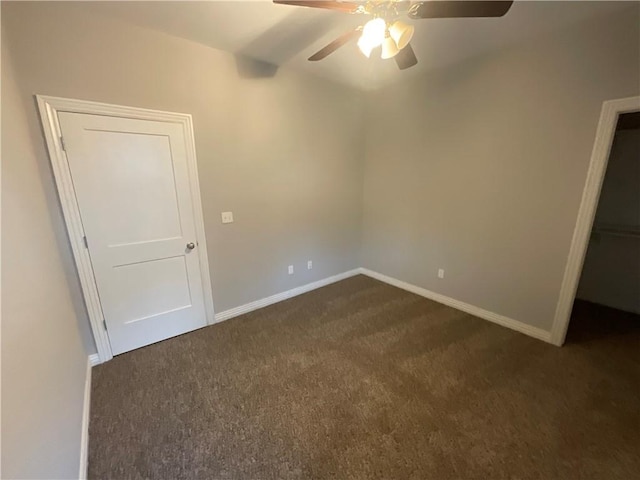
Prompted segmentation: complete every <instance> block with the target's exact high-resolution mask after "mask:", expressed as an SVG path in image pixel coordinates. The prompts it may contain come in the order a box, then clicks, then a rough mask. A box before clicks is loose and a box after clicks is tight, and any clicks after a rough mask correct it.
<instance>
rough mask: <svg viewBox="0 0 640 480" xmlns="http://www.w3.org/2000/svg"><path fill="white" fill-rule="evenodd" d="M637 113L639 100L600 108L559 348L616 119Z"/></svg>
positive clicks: (557, 330)
mask: <svg viewBox="0 0 640 480" xmlns="http://www.w3.org/2000/svg"><path fill="white" fill-rule="evenodd" d="M638 111H640V96H638V97H628V98H621V99H618V100H608V101H606V102H604V103H603V104H602V110H601V112H600V120H599V122H598V129H597V131H596V139H595V142H594V144H593V150H592V153H591V161H590V163H589V170H588V172H587V179H586V182H585V185H584V190H583V191H582V200H581V202H580V209H579V210H578V218H577V220H576V226H575V229H574V231H573V238H572V240H571V248H570V249H569V257H568V258H567V264H566V267H565V271H564V277H563V279H562V286H561V287H560V296H559V298H558V304H557V306H556V312H555V316H554V319H553V327H552V328H551V342H552V343H553V344H555V345H558V346H560V345H562V344H563V343H564V340H565V337H566V335H567V329H568V328H569V320H570V319H571V310H572V309H573V301H574V299H575V296H576V291H577V289H578V283H579V281H580V275H581V273H582V267H583V264H584V258H585V255H586V253H587V246H588V245H589V236H590V234H591V228H592V227H593V220H594V218H595V215H596V209H597V207H598V200H599V199H600V190H601V189H602V182H603V180H604V176H605V173H606V171H607V163H608V162H609V153H610V152H611V146H612V144H613V137H614V136H615V131H616V124H617V123H618V117H619V116H620V115H621V114H623V113H630V112H638Z"/></svg>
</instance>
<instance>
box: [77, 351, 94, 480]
mask: <svg viewBox="0 0 640 480" xmlns="http://www.w3.org/2000/svg"><path fill="white" fill-rule="evenodd" d="M97 360H98V356H97V355H95V354H94V355H89V358H87V373H86V376H85V380H84V400H83V402H82V427H81V428H82V430H81V432H80V471H79V472H78V478H79V479H80V480H84V479H85V478H87V468H88V466H89V412H90V409H91V368H92V367H93V365H95V363H94V362H96V361H97Z"/></svg>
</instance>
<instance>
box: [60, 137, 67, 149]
mask: <svg viewBox="0 0 640 480" xmlns="http://www.w3.org/2000/svg"><path fill="white" fill-rule="evenodd" d="M60 146H61V147H62V151H63V152H66V151H67V147H66V146H65V144H64V138H62V135H60Z"/></svg>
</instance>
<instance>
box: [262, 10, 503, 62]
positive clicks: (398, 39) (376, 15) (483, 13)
mask: <svg viewBox="0 0 640 480" xmlns="http://www.w3.org/2000/svg"><path fill="white" fill-rule="evenodd" d="M273 3H277V4H280V5H292V6H298V7H311V8H323V9H328V10H336V11H339V12H344V13H351V14H361V15H369V16H371V17H373V18H371V19H370V20H369V21H367V22H366V23H365V24H364V25H362V26H359V27H358V28H356V29H355V30H352V31H349V32H347V33H345V34H343V35H341V36H339V37H338V38H336V39H335V40H334V41H333V42H331V43H330V44H328V45H327V46H325V47H324V48H322V49H320V50H319V51H317V52H316V53H314V54H313V55H311V56H310V57H309V61H311V62H316V61H318V60H322V59H323V58H325V57H327V56H328V55H330V54H332V53H333V52H335V51H336V50H337V49H338V48H340V47H342V46H343V45H345V44H347V43H349V42H350V41H351V40H355V39H356V38H358V42H357V43H358V48H359V49H360V51H361V52H362V54H363V55H365V56H366V57H370V56H371V54H372V52H373V50H374V49H376V48H378V47H381V49H380V56H381V58H382V59H387V58H394V59H395V61H396V64H397V65H398V68H400V70H404V69H406V68H409V67H412V66H414V65H415V64H417V63H418V59H417V58H416V55H415V53H414V51H413V48H411V44H410V43H409V42H410V41H411V38H412V37H413V32H414V27H413V25H408V24H406V23H404V22H402V21H401V20H398V17H400V15H402V14H407V16H408V17H409V18H410V19H412V20H419V19H423V18H464V17H467V18H468V17H502V16H503V15H505V14H506V13H507V12H508V11H509V9H510V8H511V5H512V4H513V1H501V0H490V1H484V0H429V1H417V2H416V1H405V0H367V1H351V0H337V1H329V0H273Z"/></svg>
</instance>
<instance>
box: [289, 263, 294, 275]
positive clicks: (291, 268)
mask: <svg viewBox="0 0 640 480" xmlns="http://www.w3.org/2000/svg"><path fill="white" fill-rule="evenodd" d="M289 275H293V265H289Z"/></svg>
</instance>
